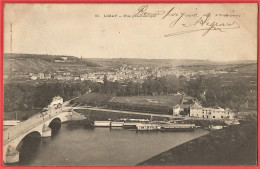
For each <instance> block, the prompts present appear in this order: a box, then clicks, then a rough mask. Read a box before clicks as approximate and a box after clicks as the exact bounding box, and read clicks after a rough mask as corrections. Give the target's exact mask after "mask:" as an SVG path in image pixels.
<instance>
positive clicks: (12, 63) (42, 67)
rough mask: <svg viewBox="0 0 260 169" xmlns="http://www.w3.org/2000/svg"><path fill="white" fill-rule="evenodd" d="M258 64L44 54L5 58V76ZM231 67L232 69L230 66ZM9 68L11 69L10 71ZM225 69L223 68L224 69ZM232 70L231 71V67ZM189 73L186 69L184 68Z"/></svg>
mask: <svg viewBox="0 0 260 169" xmlns="http://www.w3.org/2000/svg"><path fill="white" fill-rule="evenodd" d="M256 63H257V61H232V62H216V61H209V60H189V59H139V58H113V59H108V58H87V59H81V58H78V57H75V56H66V55H46V54H42V55H40V54H10V53H5V54H4V73H8V72H10V71H11V70H12V71H13V72H22V73H38V72H45V71H49V72H54V71H57V70H59V69H61V68H62V69H68V70H70V71H71V72H73V71H74V72H82V71H83V72H84V71H89V70H91V71H96V70H100V71H106V70H110V69H111V68H120V67H122V66H123V65H128V66H148V67H153V66H184V67H185V68H187V66H192V68H190V69H191V70H196V69H201V68H203V67H205V65H207V66H208V68H209V67H210V66H212V65H239V64H256ZM232 67H233V66H232ZM11 68H12V69H11ZM225 68H226V67H225ZM233 68H234V67H233ZM187 69H188V68H187Z"/></svg>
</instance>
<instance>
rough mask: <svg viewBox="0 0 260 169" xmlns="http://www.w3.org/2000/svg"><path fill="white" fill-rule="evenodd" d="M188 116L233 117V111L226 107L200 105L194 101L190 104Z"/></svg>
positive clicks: (207, 117) (203, 117) (206, 117)
mask: <svg viewBox="0 0 260 169" xmlns="http://www.w3.org/2000/svg"><path fill="white" fill-rule="evenodd" d="M190 117H196V118H202V119H224V118H227V119H233V118H234V113H233V112H232V111H231V110H230V109H228V108H227V109H223V108H221V107H202V106H201V105H200V104H199V103H198V102H195V103H194V104H193V105H192V106H190Z"/></svg>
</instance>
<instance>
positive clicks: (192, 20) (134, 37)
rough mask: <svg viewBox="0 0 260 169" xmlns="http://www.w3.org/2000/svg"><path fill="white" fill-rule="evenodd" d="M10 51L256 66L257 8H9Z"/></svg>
mask: <svg viewBox="0 0 260 169" xmlns="http://www.w3.org/2000/svg"><path fill="white" fill-rule="evenodd" d="M144 13H146V14H144ZM167 13H168V15H167V16H165V15H166V14H167ZM97 15H98V17H97ZM108 15H117V16H116V17H104V16H108ZM119 16H120V17H119ZM126 16H130V17H126ZM136 16H139V17H136ZM147 16H151V17H147ZM164 16H165V17H164ZM181 16H182V17H181ZM208 16H209V17H208ZM163 17H164V18H163ZM11 23H12V32H11V26H10V25H11ZM212 24H213V26H212ZM187 25H188V26H187ZM211 26H212V27H213V28H212V29H214V28H215V29H217V30H212V29H210V27H211ZM208 29H210V30H209V32H208V33H205V32H206V31H207V30H208ZM180 32H181V33H182V34H179V35H176V36H165V35H169V34H172V33H180ZM203 34H205V35H204V36H203ZM11 39H12V43H11ZM11 44H12V45H11ZM10 46H12V52H13V53H31V54H52V55H72V56H76V57H81V56H82V57H83V58H146V59H201V60H214V61H236V60H256V59H257V5H256V4H29V3H28V4H23V3H21V4H5V9H4V52H5V53H10V52H11V47H10Z"/></svg>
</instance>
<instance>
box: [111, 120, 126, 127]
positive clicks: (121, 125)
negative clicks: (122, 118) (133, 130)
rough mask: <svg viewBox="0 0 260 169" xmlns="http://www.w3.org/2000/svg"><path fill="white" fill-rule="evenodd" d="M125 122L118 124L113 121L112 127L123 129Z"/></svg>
mask: <svg viewBox="0 0 260 169" xmlns="http://www.w3.org/2000/svg"><path fill="white" fill-rule="evenodd" d="M123 126H124V122H118V121H112V122H111V127H123Z"/></svg>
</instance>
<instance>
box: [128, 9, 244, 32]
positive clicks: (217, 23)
mask: <svg viewBox="0 0 260 169" xmlns="http://www.w3.org/2000/svg"><path fill="white" fill-rule="evenodd" d="M133 17H160V18H161V19H162V20H165V21H167V22H169V25H168V26H169V29H170V30H175V31H174V32H172V33H168V34H166V35H165V37H170V36H177V35H183V34H188V33H194V32H202V36H205V35H207V34H208V33H209V32H211V31H218V32H226V31H227V30H234V29H239V28H240V25H239V22H238V21H239V18H240V14H237V13H235V11H234V10H232V11H231V12H230V13H212V12H207V13H199V11H198V9H197V8H196V9H195V10H193V12H186V11H180V10H178V9H176V8H175V7H171V8H170V9H169V10H154V11H152V10H150V9H149V5H143V6H141V7H139V8H138V9H137V12H136V13H134V15H133Z"/></svg>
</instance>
